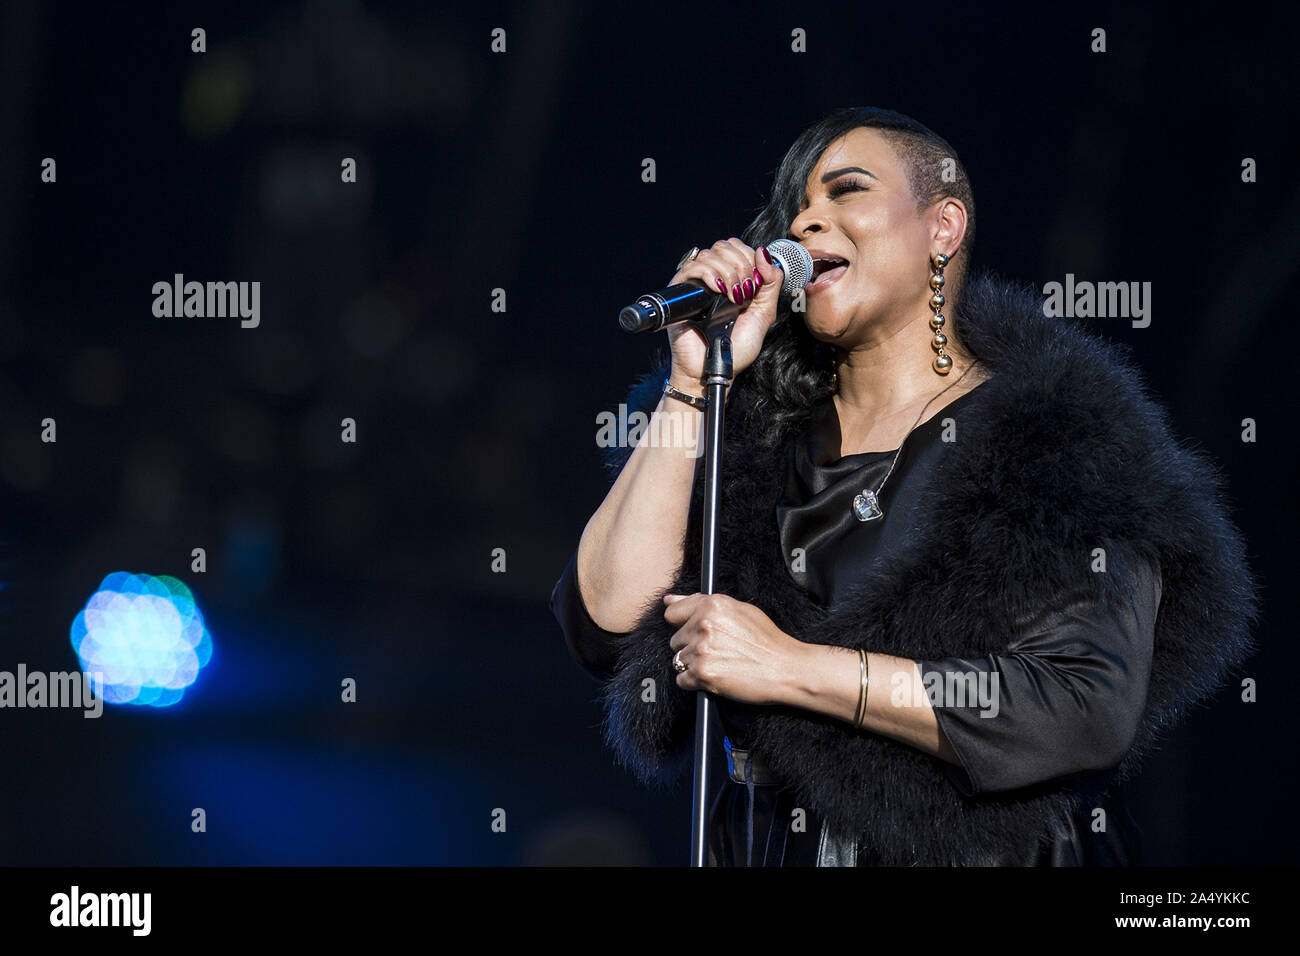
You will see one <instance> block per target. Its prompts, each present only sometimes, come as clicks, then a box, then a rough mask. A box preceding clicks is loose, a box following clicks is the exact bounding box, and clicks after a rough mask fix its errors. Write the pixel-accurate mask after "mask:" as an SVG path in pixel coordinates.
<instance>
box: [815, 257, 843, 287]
mask: <svg viewBox="0 0 1300 956" xmlns="http://www.w3.org/2000/svg"><path fill="white" fill-rule="evenodd" d="M848 271H849V262H848V260H847V259H840V258H838V257H837V256H827V257H826V258H817V259H814V260H813V278H812V281H811V282H810V283H808V284H809V285H810V286H822V285H829V284H830V283H832V282H834V281H835V280H836V279H838V278H839V277H840V276H842V275H844V273H846V272H848Z"/></svg>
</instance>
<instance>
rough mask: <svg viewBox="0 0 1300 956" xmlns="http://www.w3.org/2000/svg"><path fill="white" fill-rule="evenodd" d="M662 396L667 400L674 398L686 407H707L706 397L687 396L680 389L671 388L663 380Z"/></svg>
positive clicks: (707, 400) (666, 381) (666, 380)
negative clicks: (667, 398)
mask: <svg viewBox="0 0 1300 956" xmlns="http://www.w3.org/2000/svg"><path fill="white" fill-rule="evenodd" d="M664 394H665V395H667V396H668V397H669V398H675V399H677V400H678V401H679V402H685V403H686V404H687V405H691V406H694V407H695V408H708V407H709V398H708V396H707V395H705V396H700V395H690V394H687V393H686V392H683V391H682V390H681V389H680V388H673V386H671V385H670V384H668V379H664Z"/></svg>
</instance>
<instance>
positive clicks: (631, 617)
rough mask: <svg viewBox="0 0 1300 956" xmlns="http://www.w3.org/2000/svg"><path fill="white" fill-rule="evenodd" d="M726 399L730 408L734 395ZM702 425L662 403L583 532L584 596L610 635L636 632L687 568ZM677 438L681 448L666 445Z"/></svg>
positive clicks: (700, 418)
mask: <svg viewBox="0 0 1300 956" xmlns="http://www.w3.org/2000/svg"><path fill="white" fill-rule="evenodd" d="M669 381H670V382H671V383H672V385H673V386H674V387H676V388H678V389H680V390H681V391H683V392H686V393H687V394H688V395H696V396H702V395H703V394H704V390H703V386H702V385H701V384H700V383H699V381H695V380H690V379H680V378H678V377H677V376H673V377H670V379H669ZM725 394H726V395H727V401H728V402H730V395H731V389H730V388H728V389H726V390H725ZM665 416H673V417H675V418H676V421H673V420H672V419H666V418H665ZM703 422H704V412H703V411H702V410H700V409H696V408H695V407H694V406H692V405H689V404H688V403H686V402H683V401H680V400H678V399H675V398H671V397H669V396H668V395H663V396H661V397H660V399H659V404H658V405H657V406H656V407H655V410H654V412H653V415H652V417H651V421H650V423H649V425H648V427H647V428H646V429H645V430H644V431H643V432H642V436H641V441H640V443H639V444H638V445H637V447H636V448H634V449H633V450H632V454H631V455H630V456H629V457H628V460H627V464H626V465H624V467H623V470H622V471H621V472H620V473H619V476H618V478H617V480H615V482H614V484H613V486H612V487H611V488H610V490H609V493H608V494H607V495H606V496H605V500H604V501H603V502H601V505H600V507H599V508H597V509H596V513H595V514H593V515H592V516H591V519H590V520H589V521H588V522H587V526H586V528H584V529H583V532H582V538H581V539H580V540H579V542H578V560H577V575H578V588H579V591H580V592H581V594H582V598H583V601H584V602H585V604H586V605H587V610H588V611H589V613H590V615H591V618H592V620H593V621H595V623H596V624H597V625H598V626H600V627H601V628H603V629H604V630H607V631H611V632H614V633H621V632H626V631H630V630H632V629H633V628H635V627H636V623H637V621H638V619H639V618H640V615H641V613H642V612H643V611H644V609H645V608H646V606H647V605H648V604H651V603H652V602H653V601H654V599H655V598H656V596H657V595H658V594H660V593H662V592H663V591H665V590H666V589H667V588H668V587H670V586H671V585H672V583H673V579H674V578H675V577H676V575H677V571H678V569H679V568H680V567H681V563H682V556H683V545H684V542H685V537H686V523H687V518H688V515H689V509H690V501H691V489H692V487H693V486H694V482H695V472H696V466H697V464H698V462H699V461H700V458H701V456H700V454H699V449H697V448H696V442H697V441H702V440H703V436H702V425H703ZM679 425H680V427H677V426H679ZM678 435H680V436H681V442H680V443H678V442H677V441H675V440H674V441H666V440H665V437H666V436H673V437H674V438H675V437H676V436H678ZM652 436H657V440H656V441H651V438H652ZM683 446H684V447H683Z"/></svg>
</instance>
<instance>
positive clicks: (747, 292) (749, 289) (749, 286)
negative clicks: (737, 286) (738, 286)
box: [745, 279, 754, 299]
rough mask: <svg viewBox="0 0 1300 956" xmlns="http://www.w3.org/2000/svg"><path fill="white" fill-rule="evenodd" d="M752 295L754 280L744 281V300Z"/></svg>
mask: <svg viewBox="0 0 1300 956" xmlns="http://www.w3.org/2000/svg"><path fill="white" fill-rule="evenodd" d="M753 295H754V280H753V279H746V280H745V298H746V299H748V298H751V297H752V296H753Z"/></svg>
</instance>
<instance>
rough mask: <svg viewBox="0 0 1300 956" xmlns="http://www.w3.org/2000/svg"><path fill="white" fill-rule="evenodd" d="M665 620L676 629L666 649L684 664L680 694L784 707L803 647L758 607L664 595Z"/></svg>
mask: <svg viewBox="0 0 1300 956" xmlns="http://www.w3.org/2000/svg"><path fill="white" fill-rule="evenodd" d="M664 603H666V604H667V605H668V607H667V608H666V609H665V610H664V620H666V621H667V622H668V623H669V624H674V625H676V626H677V633H675V634H674V635H673V639H672V640H671V641H670V642H669V644H668V646H669V648H670V649H671V650H672V651H673V652H674V654H677V652H678V651H680V654H679V655H677V656H678V659H679V660H681V662H682V663H683V664H685V665H686V670H684V671H682V672H681V673H680V674H678V675H677V686H678V687H680V688H682V689H683V690H705V691H708V692H709V693H712V694H719V695H721V696H723V697H728V698H730V699H731V700H736V701H740V702H742V703H746V704H783V703H786V702H787V700H789V699H790V697H791V695H790V693H789V690H790V688H791V686H792V684H793V681H794V679H795V678H796V676H797V674H798V672H799V666H798V660H799V655H800V651H801V650H802V649H803V648H804V647H805V646H806V645H804V644H803V643H802V642H800V641H798V640H796V639H795V638H793V637H791V636H790V635H789V634H787V633H785V631H783V630H781V629H780V628H779V627H777V626H776V625H775V624H773V623H772V619H771V618H770V617H768V616H767V615H766V614H764V613H763V612H762V611H761V610H760V609H759V608H757V607H755V606H754V605H752V604H746V603H745V602H744V601H737V600H736V599H735V598H730V597H727V596H726V595H725V594H701V593H698V592H697V593H695V594H665V595H664Z"/></svg>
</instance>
